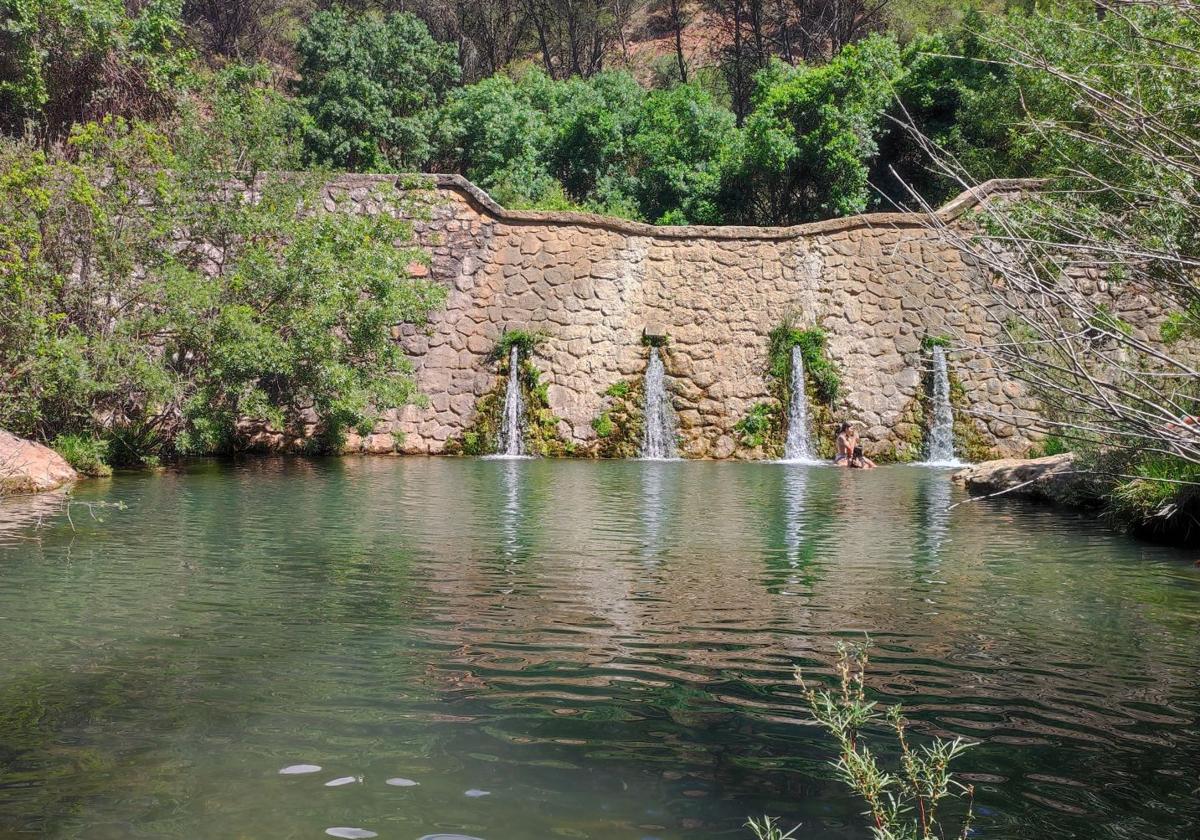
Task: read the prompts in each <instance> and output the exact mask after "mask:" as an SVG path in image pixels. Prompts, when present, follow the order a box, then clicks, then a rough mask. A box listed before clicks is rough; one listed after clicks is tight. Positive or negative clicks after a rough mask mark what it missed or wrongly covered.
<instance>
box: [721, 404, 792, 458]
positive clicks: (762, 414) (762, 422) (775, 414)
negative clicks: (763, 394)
mask: <svg viewBox="0 0 1200 840" xmlns="http://www.w3.org/2000/svg"><path fill="white" fill-rule="evenodd" d="M779 426H780V416H779V407H778V406H777V405H774V404H772V403H765V402H761V403H757V404H755V405H754V406H753V407H752V408H751V409H750V410H749V411H748V412H746V415H745V416H744V417H742V419H741V420H739V421H737V423H736V424H734V427H733V428H734V430H735V431H736V432H737V433H738V434H739V435H740V436H741V440H742V444H743V445H745V446H748V447H749V448H751V449H758V448H760V447H762V446H765V445H766V444H767V443H768V440H769V439H770V437H771V435H772V433H773V432H779V431H781V430H780V429H779V428H778V427H779Z"/></svg>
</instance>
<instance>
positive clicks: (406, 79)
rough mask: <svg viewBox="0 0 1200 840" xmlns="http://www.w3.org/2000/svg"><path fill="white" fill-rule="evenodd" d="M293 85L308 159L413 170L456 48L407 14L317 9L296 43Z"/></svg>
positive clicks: (425, 153) (451, 77) (453, 73)
mask: <svg viewBox="0 0 1200 840" xmlns="http://www.w3.org/2000/svg"><path fill="white" fill-rule="evenodd" d="M296 54H297V57H298V59H299V61H298V65H299V66H298V68H297V69H298V71H299V79H298V80H297V82H296V92H297V93H298V94H299V97H300V100H301V101H302V102H303V103H304V105H305V107H306V108H307V109H308V113H309V116H310V117H311V124H310V126H309V130H308V133H307V143H308V149H309V152H310V154H311V156H312V159H313V160H315V161H316V162H318V163H319V164H321V165H324V166H333V167H337V168H342V169H348V170H351V171H354V172H391V171H406V170H407V171H413V170H419V169H420V168H421V167H422V166H423V164H424V163H425V162H426V160H427V159H428V158H429V156H430V154H431V152H432V150H433V146H432V144H431V134H432V132H433V129H434V124H435V122H436V119H437V107H438V106H439V105H440V104H441V103H442V101H443V99H444V98H445V96H446V93H447V92H448V91H449V90H450V88H451V87H452V86H453V85H454V84H455V83H456V82H457V81H458V78H459V66H458V60H457V58H458V56H457V50H456V49H455V47H454V46H453V45H452V44H443V43H439V42H438V41H435V40H434V39H433V37H432V36H430V34H429V29H428V28H427V27H426V26H425V24H424V23H423V22H422V21H421V20H420V19H418V18H417V17H415V16H414V15H411V14H408V13H394V14H390V15H387V16H386V17H383V16H380V15H378V14H375V13H370V12H368V13H366V14H357V15H351V14H349V13H347V12H346V11H344V10H343V9H340V8H334V9H333V10H330V11H323V12H317V13H316V14H315V15H313V17H312V20H311V21H310V22H309V24H308V26H307V27H306V28H305V29H304V31H303V32H302V33H301V34H300V38H299V40H298V41H297V42H296Z"/></svg>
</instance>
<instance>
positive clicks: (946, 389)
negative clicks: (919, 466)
mask: <svg viewBox="0 0 1200 840" xmlns="http://www.w3.org/2000/svg"><path fill="white" fill-rule="evenodd" d="M932 396H933V423H932V424H931V425H930V427H929V439H928V441H927V442H926V444H925V449H926V452H925V460H926V461H928V462H929V463H931V464H954V463H957V462H956V461H955V458H954V409H952V408H951V407H950V374H949V372H948V371H947V370H946V351H945V350H943V349H942V348H941V347H934V348H933V395H932Z"/></svg>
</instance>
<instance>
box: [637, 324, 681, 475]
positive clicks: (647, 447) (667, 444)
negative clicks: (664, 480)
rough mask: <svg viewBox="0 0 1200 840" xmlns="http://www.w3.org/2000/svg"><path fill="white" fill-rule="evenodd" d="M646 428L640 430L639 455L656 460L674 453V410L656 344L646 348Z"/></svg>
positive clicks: (664, 458) (664, 370)
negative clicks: (648, 349) (640, 445)
mask: <svg viewBox="0 0 1200 840" xmlns="http://www.w3.org/2000/svg"><path fill="white" fill-rule="evenodd" d="M645 390H646V405H645V415H646V429H645V431H644V432H643V434H642V451H641V453H640V454H641V456H642V457H643V458H649V459H652V460H656V461H662V460H667V459H670V458H674V457H675V412H674V411H672V410H671V400H670V398H669V397H668V396H667V374H666V369H665V368H663V363H662V357H661V356H660V355H659V353H658V348H657V347H651V348H650V361H649V363H648V364H647V365H646V384H645Z"/></svg>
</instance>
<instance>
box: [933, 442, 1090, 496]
mask: <svg viewBox="0 0 1200 840" xmlns="http://www.w3.org/2000/svg"><path fill="white" fill-rule="evenodd" d="M954 481H956V482H957V483H959V484H962V485H963V486H964V487H966V489H967V492H969V493H970V494H971V495H973V496H991V495H997V494H1001V493H1002V494H1004V495H1006V496H1013V497H1020V498H1025V499H1036V500H1037V501H1042V502H1050V503H1052V504H1056V505H1070V506H1072V507H1092V506H1095V505H1097V504H1099V503H1100V501H1101V492H1102V491H1101V490H1100V488H1099V485H1098V484H1097V482H1096V480H1095V477H1094V476H1092V475H1090V474H1088V473H1086V472H1083V471H1081V470H1079V469H1078V468H1077V467H1076V462H1075V455H1074V454H1072V453H1070V452H1066V453H1064V454H1062V455H1047V456H1046V457H1045V458H1003V459H1001V460H999V461H984V462H983V463H980V464H973V465H971V466H969V467H967V468H966V469H964V470H962V471H960V472H957V473H955V474H954Z"/></svg>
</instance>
